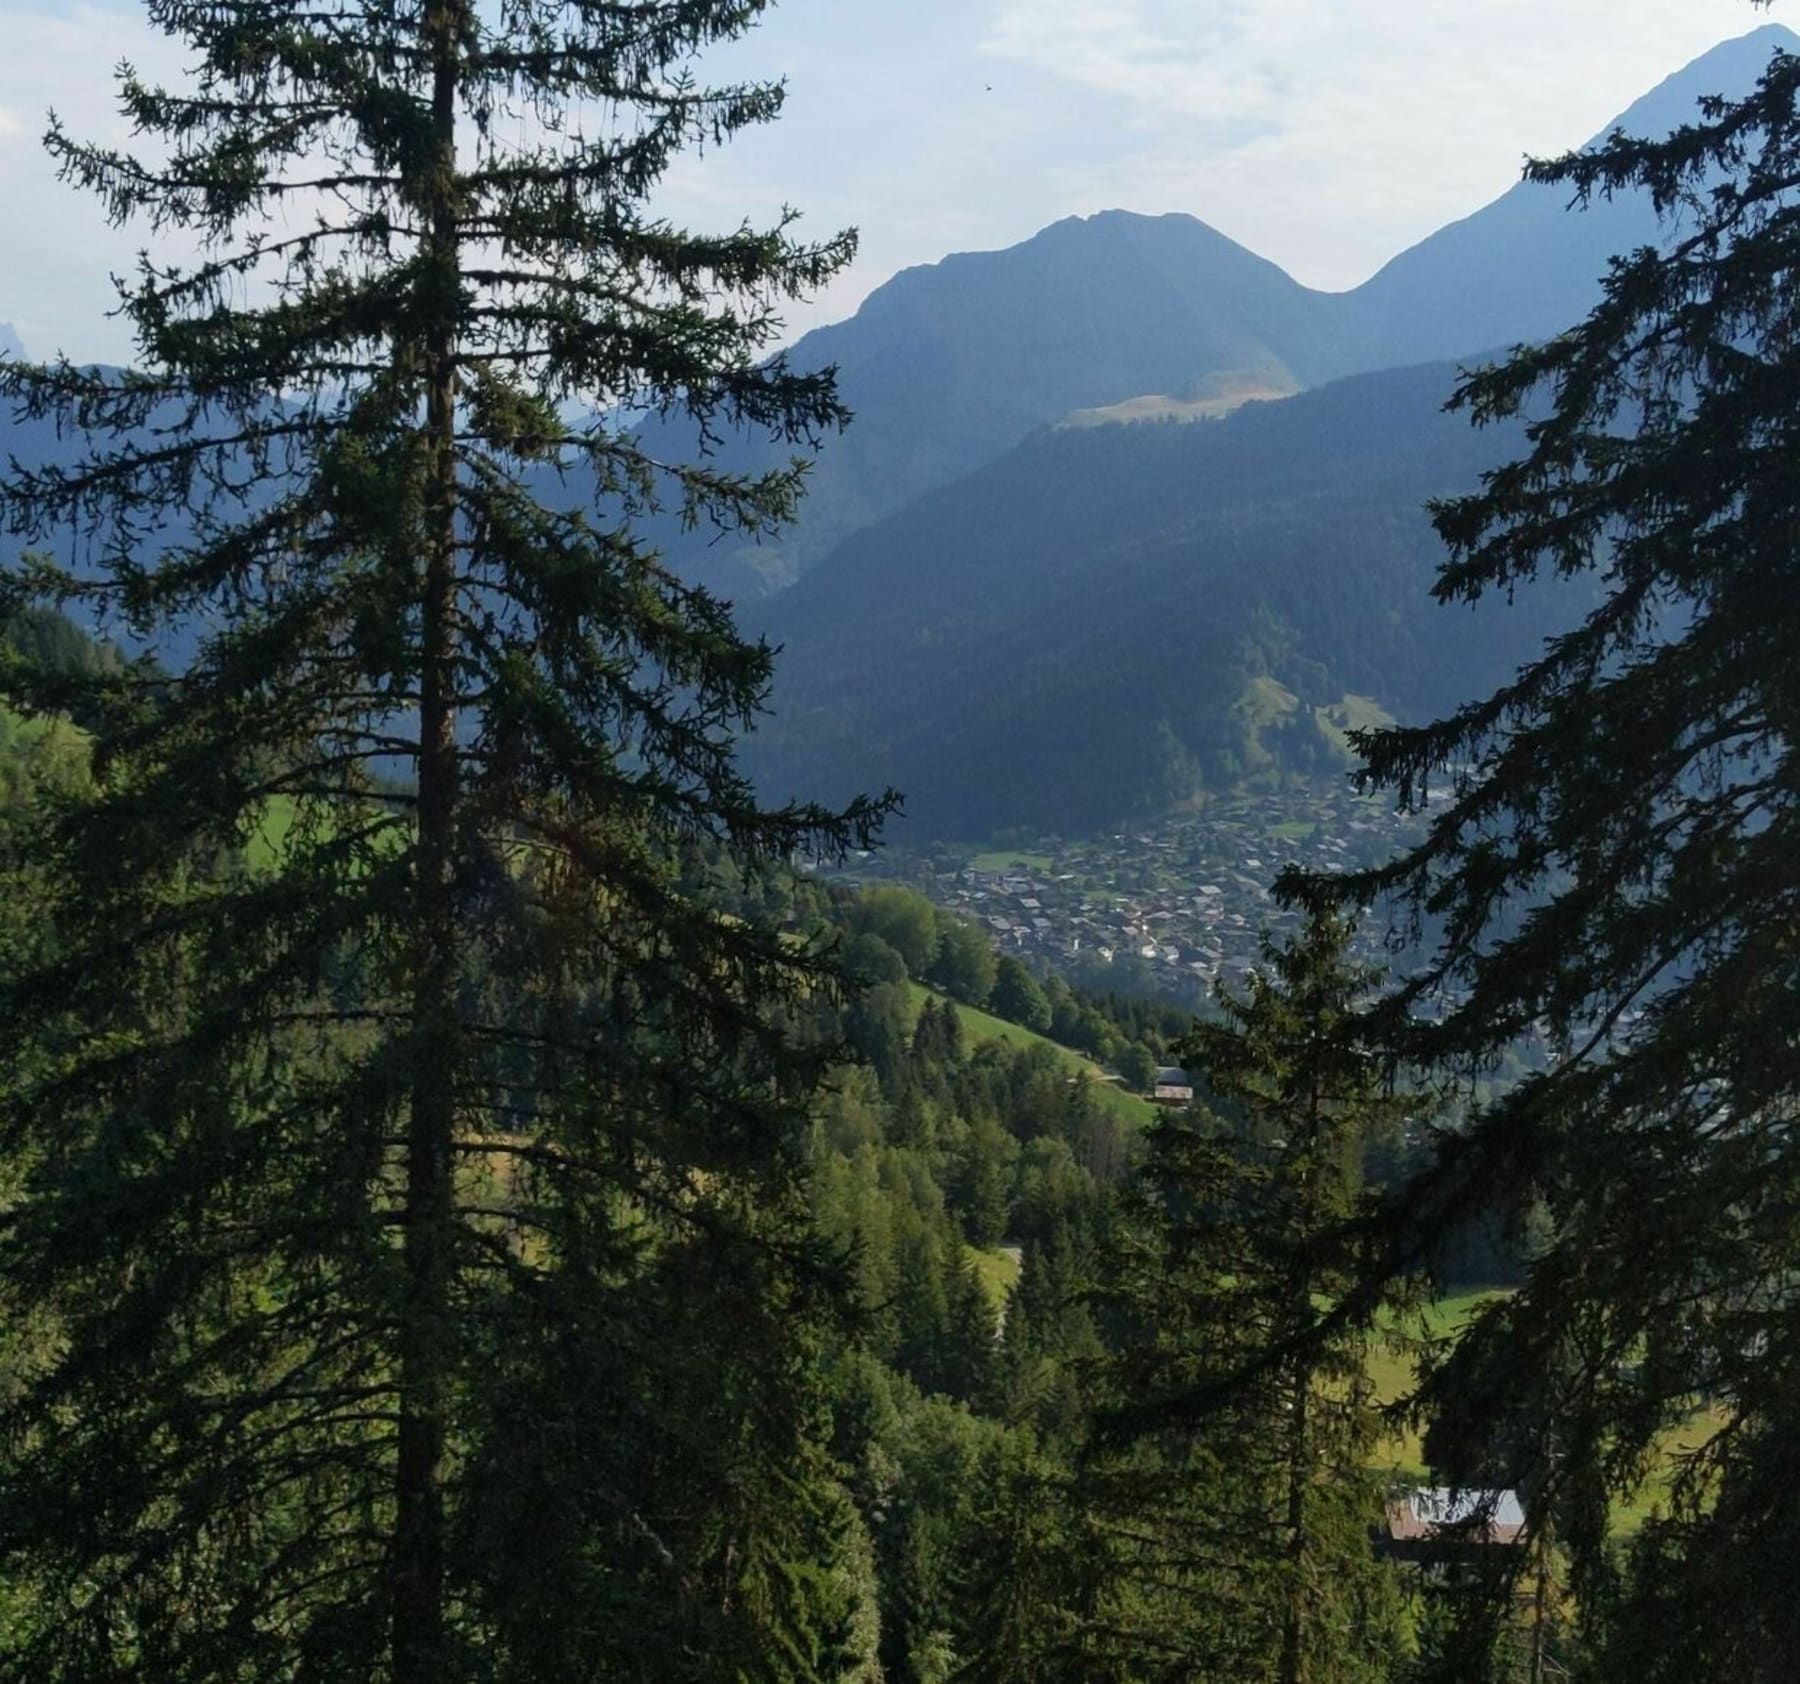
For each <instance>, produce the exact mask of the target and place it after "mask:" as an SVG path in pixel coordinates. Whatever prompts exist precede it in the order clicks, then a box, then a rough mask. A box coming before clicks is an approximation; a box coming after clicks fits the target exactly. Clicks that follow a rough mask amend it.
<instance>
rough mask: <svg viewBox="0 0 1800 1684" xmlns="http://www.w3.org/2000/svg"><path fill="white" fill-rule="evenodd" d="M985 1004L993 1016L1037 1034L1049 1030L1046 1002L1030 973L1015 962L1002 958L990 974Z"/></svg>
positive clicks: (1047, 1001) (1042, 991)
mask: <svg viewBox="0 0 1800 1684" xmlns="http://www.w3.org/2000/svg"><path fill="white" fill-rule="evenodd" d="M988 1005H989V1006H990V1007H991V1008H992V1009H993V1012H994V1015H995V1016H996V1017H1003V1018H1005V1019H1006V1020H1007V1021H1008V1022H1009V1023H1018V1024H1023V1025H1024V1027H1025V1028H1027V1029H1035V1030H1036V1031H1037V1032H1038V1033H1039V1034H1040V1035H1041V1034H1043V1033H1044V1032H1045V1031H1046V1030H1048V1029H1049V1027H1050V1002H1049V1000H1048V999H1047V998H1046V997H1045V994H1044V990H1043V989H1042V988H1041V987H1040V986H1039V984H1038V980H1037V978H1036V977H1034V976H1033V975H1032V974H1031V972H1030V971H1028V970H1026V969H1025V967H1024V966H1023V965H1021V964H1020V963H1019V961H1018V960H1017V959H1009V958H1003V959H1001V961H1000V963H999V967H998V968H997V970H996V972H995V975H994V991H993V993H992V994H990V995H989V996H988Z"/></svg>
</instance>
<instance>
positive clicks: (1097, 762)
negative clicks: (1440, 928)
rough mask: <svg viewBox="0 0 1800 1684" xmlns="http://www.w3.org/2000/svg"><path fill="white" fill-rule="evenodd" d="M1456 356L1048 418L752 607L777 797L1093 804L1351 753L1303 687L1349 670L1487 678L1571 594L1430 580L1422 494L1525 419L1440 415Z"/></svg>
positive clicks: (755, 754) (1467, 470) (1353, 683)
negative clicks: (766, 645)
mask: <svg viewBox="0 0 1800 1684" xmlns="http://www.w3.org/2000/svg"><path fill="white" fill-rule="evenodd" d="M1452 379H1453V370H1452V369H1451V367H1450V366H1448V365H1445V364H1437V365H1432V366H1428V367H1424V368H1414V369H1403V370H1389V371H1386V372H1383V373H1379V374H1373V375H1363V376H1359V377H1356V378H1353V379H1349V380H1344V381H1340V382H1337V383H1334V384H1331V385H1328V386H1324V387H1321V388H1319V389H1317V390H1315V391H1310V392H1306V393H1303V394H1301V395H1299V396H1297V397H1293V398H1289V399H1287V400H1285V401H1282V402H1276V403H1261V404H1252V405H1249V406H1247V407H1245V408H1243V409H1240V410H1238V411H1237V412H1236V413H1235V414H1233V415H1231V416H1230V417H1228V418H1227V419H1225V420H1222V421H1218V422H1214V423H1209V424H1202V425H1196V426H1183V425H1178V424H1164V425H1160V426H1156V425H1151V426H1140V427H1104V428H1096V429H1092V430H1058V431H1046V432H1042V433H1039V434H1038V435H1036V436H1035V437H1033V438H1032V439H1030V440H1028V441H1027V442H1026V443H1025V444H1023V445H1021V446H1020V447H1018V448H1017V449H1016V450H1014V451H1012V452H1011V453H1009V454H1008V455H1006V456H1005V457H1003V458H1002V459H1001V460H999V461H997V462H994V463H992V464H990V465H989V466H987V467H986V468H984V469H982V470H980V471H978V472H976V473H974V474H971V475H969V476H968V477H966V478H964V479H962V480H959V481H958V482H956V483H955V484H954V485H951V486H949V487H946V488H943V489H941V490H939V491H937V492H934V493H932V494H930V495H928V496H927V497H925V498H923V499H921V500H920V501H919V502H918V503H917V504H916V505H915V506H913V507H912V508H910V509H908V510H907V511H905V512H904V513H903V514H901V515H898V516H896V517H894V518H892V519H890V520H887V521H884V522H882V523H880V524H878V525H876V526H874V527H872V528H870V529H869V530H868V531H865V532H863V533H861V534H859V535H858V536H857V537H856V538H855V539H853V540H851V541H850V542H849V543H847V544H845V545H844V546H843V547H842V548H840V549H839V550H838V551H837V552H836V553H835V554H834V555H833V556H832V557H831V558H830V559H829V560H828V561H826V562H825V563H823V564H821V565H820V566H819V567H818V568H817V569H815V570H814V571H813V572H812V573H810V574H808V575H807V576H806V577H805V578H804V579H802V580H801V581H800V582H799V583H798V584H797V585H795V586H794V587H793V588H792V589H790V590H788V591H784V592H782V593H781V594H780V595H778V596H775V597H771V598H769V599H766V600H765V601H763V602H761V603H759V604H756V605H754V606H752V607H750V608H748V609H747V610H746V613H747V616H748V618H749V620H750V622H751V624H752V625H753V626H754V627H756V628H757V629H759V630H762V631H764V632H766V633H767V635H769V636H770V637H771V638H773V639H774V640H776V641H778V642H781V643H782V644H784V645H785V648H784V651H783V654H782V657H781V660H780V662H779V665H778V668H777V681H776V689H775V696H774V708H775V716H774V718H773V720H772V721H771V722H770V723H769V724H768V725H767V726H765V727H764V729H763V730H762V732H761V733H759V735H758V737H757V738H756V739H755V740H754V741H753V742H752V744H751V745H750V760H751V765H752V767H753V769H754V770H755V771H756V772H757V773H758V774H759V775H760V777H761V779H762V781H763V783H764V785H765V787H766V788H767V789H768V790H769V792H770V793H771V794H774V795H785V794H788V793H790V792H798V791H804V792H806V793H808V794H822V795H825V796H827V797H836V796H841V795H843V794H845V793H847V792H849V791H850V790H852V789H858V788H860V789H871V788H875V789H879V788H881V787H883V786H884V785H887V784H894V785H896V786H898V787H899V788H901V789H902V790H903V791H905V792H906V795H907V798H908V808H909V814H910V818H911V822H910V823H909V824H908V826H907V833H908V834H909V835H914V836H917V835H921V834H924V835H958V836H980V835H984V834H986V833H988V832H990V831H991V830H993V829H994V828H996V827H998V826H1002V825H1032V826H1035V827H1038V828H1040V829H1056V830H1062V831H1080V830H1084V829H1091V828H1093V827H1096V826H1099V825H1103V824H1106V823H1109V822H1112V821H1114V820H1118V819H1121V818H1125V817H1128V816H1129V815H1131V814H1132V813H1134V812H1138V811H1143V810H1146V809H1151V808H1154V807H1157V806H1160V805H1163V804H1166V803H1167V802H1169V801H1170V800H1173V799H1179V798H1180V797H1181V796H1183V795H1185V794H1187V793H1189V792H1190V791H1191V790H1192V789H1194V788H1195V787H1203V786H1206V785H1209V784H1210V785H1214V786H1217V785H1219V784H1223V783H1228V782H1231V781H1232V780H1234V779H1236V778H1237V777H1239V776H1240V775H1242V774H1243V773H1245V772H1249V771H1255V770H1257V769H1258V768H1259V767H1262V766H1265V765H1268V764H1270V763H1271V762H1280V763H1282V764H1285V765H1288V766H1292V767H1295V768H1297V769H1307V768H1319V769H1323V768H1325V767H1328V766H1331V765H1333V764H1336V761H1335V759H1334V755H1333V753H1332V751H1331V748H1330V738H1331V735H1332V720H1331V719H1330V717H1329V716H1327V717H1324V718H1321V717H1320V716H1319V715H1318V714H1317V713H1315V711H1314V710H1315V709H1320V708H1325V709H1329V708H1330V707H1331V706H1332V705H1333V704H1336V703H1338V702H1340V701H1341V699H1342V698H1343V697H1345V696H1346V695H1347V694H1348V695H1353V696H1359V697H1371V698H1373V699H1375V700H1376V701H1378V702H1379V703H1381V704H1382V705H1383V706H1385V707H1387V708H1390V709H1393V710H1395V711H1398V712H1402V713H1411V714H1419V713H1424V712H1428V711H1435V710H1437V709H1441V708H1444V707H1446V706H1449V705H1452V704H1454V703H1455V702H1457V701H1459V700H1462V699H1465V698H1467V697H1469V696H1472V695H1475V694H1479V693H1481V692H1482V691H1484V690H1485V689H1487V688H1488V687H1490V686H1491V685H1492V684H1493V683H1494V682H1496V681H1497V680H1499V679H1501V678H1502V677H1504V676H1505V675H1507V674H1508V673H1510V672H1511V671H1512V669H1513V668H1514V667H1515V666H1516V665H1517V663H1518V661H1519V660H1520V659H1521V658H1522V657H1523V656H1525V655H1527V654H1529V653H1530V652H1531V650H1532V649H1533V648H1534V646H1535V645H1536V643H1537V642H1538V640H1539V639H1540V638H1541V637H1542V636H1543V635H1544V633H1545V631H1546V630H1547V629H1548V628H1549V627H1550V625H1551V624H1552V623H1553V621H1557V620H1560V618H1561V617H1563V616H1565V615H1566V614H1567V612H1568V608H1567V604H1566V601H1562V599H1557V601H1556V602H1551V601H1537V602H1531V603H1527V604H1525V605H1524V606H1522V607H1520V608H1517V609H1514V610H1511V611H1509V610H1507V609H1505V608H1502V607H1497V606H1496V607H1493V608H1487V609H1483V610H1481V611H1479V612H1475V611H1468V610H1448V609H1439V608H1437V607H1435V606H1434V605H1433V604H1432V603H1431V602H1430V600H1429V599H1428V595H1427V592H1428V589H1429V586H1430V583H1431V580H1432V578H1433V576H1434V573H1435V570H1436V568H1437V565H1438V562H1439V560H1440V551H1439V547H1438V544H1437V542H1436V539H1435V536H1434V534H1433V533H1432V532H1431V529H1430V526H1429V523H1428V521H1427V519H1426V517H1425V514H1424V512H1423V509H1422V505H1423V503H1424V501H1425V500H1426V499H1427V498H1428V497H1431V496H1434V495H1438V494H1442V493H1449V492H1454V491H1457V490H1462V489H1468V488H1472V487H1473V485H1474V484H1475V482H1476V479H1477V477H1478V475H1479V473H1480V471H1481V469H1482V468H1483V467H1484V466H1486V465H1488V464H1491V463H1493V462H1495V461H1498V460H1500V459H1502V458H1503V457H1504V456H1506V455H1508V454H1510V453H1512V452H1514V451H1515V450H1516V449H1517V448H1518V443H1519V441H1518V438H1517V436H1516V435H1515V434H1513V433H1512V432H1511V431H1510V430H1509V429H1505V428H1495V429H1491V430H1488V431H1486V432H1480V433H1477V432H1475V431H1473V430H1472V429H1471V428H1470V427H1469V426H1468V424H1467V422H1466V421H1465V420H1463V419H1462V418H1460V417H1454V416H1446V415H1444V414H1443V413H1442V411H1441V405H1442V401H1443V398H1444V395H1445V393H1446V392H1447V391H1448V390H1449V387H1450V385H1451V382H1452ZM1558 602H1560V603H1561V607H1560V612H1559V610H1558V606H1557V603H1558Z"/></svg>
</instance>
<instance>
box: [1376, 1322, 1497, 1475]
mask: <svg viewBox="0 0 1800 1684" xmlns="http://www.w3.org/2000/svg"><path fill="white" fill-rule="evenodd" d="M1503 1296H1504V1294H1503V1293H1502V1292H1501V1291H1499V1290H1497V1289H1494V1288H1489V1287H1479V1288H1476V1289H1474V1290H1472V1291H1468V1292H1452V1293H1448V1294H1446V1295H1445V1296H1444V1297H1442V1298H1438V1299H1435V1300H1433V1301H1432V1302H1431V1303H1430V1304H1427V1305H1426V1306H1425V1307H1424V1309H1423V1310H1422V1311H1421V1312H1420V1313H1419V1314H1418V1315H1417V1316H1407V1317H1405V1318H1402V1319H1400V1320H1398V1321H1396V1322H1394V1323H1393V1324H1392V1326H1391V1332H1392V1335H1393V1338H1394V1341H1395V1342H1394V1344H1392V1345H1389V1344H1386V1343H1378V1344H1376V1345H1374V1346H1373V1347H1372V1348H1371V1349H1370V1351H1369V1354H1368V1359H1367V1361H1366V1363H1365V1365H1364V1366H1365V1367H1366V1368H1367V1370H1368V1375H1369V1378H1370V1380H1371V1381H1373V1382H1374V1386H1375V1397H1376V1401H1377V1402H1379V1403H1383V1404H1390V1403H1398V1402H1399V1401H1400V1400H1401V1399H1402V1398H1404V1397H1406V1396H1408V1395H1409V1394H1410V1393H1411V1391H1412V1390H1413V1388H1414V1386H1416V1385H1417V1384H1418V1358H1417V1346H1418V1344H1420V1343H1432V1342H1435V1341H1437V1340H1441V1339H1448V1338H1452V1337H1454V1336H1455V1335H1456V1334H1458V1333H1460V1332H1461V1331H1462V1330H1463V1328H1464V1327H1466V1326H1467V1325H1468V1323H1469V1320H1470V1318H1471V1317H1473V1316H1474V1315H1475V1313H1476V1312H1477V1311H1478V1310H1479V1309H1480V1308H1481V1306H1482V1305H1483V1304H1487V1303H1490V1302H1491V1301H1492V1300H1493V1299H1495V1298H1498V1297H1503ZM1375 1459H1376V1462H1377V1464H1378V1465H1379V1466H1380V1467H1382V1468H1384V1469H1386V1470H1388V1471H1390V1472H1392V1473H1393V1474H1394V1475H1395V1477H1396V1478H1398V1479H1402V1480H1412V1481H1419V1480H1423V1479H1424V1478H1425V1477H1426V1468H1425V1450H1424V1442H1423V1434H1422V1433H1421V1432H1420V1430H1419V1429H1418V1427H1416V1426H1414V1425H1413V1424H1412V1423H1410V1422H1409V1423H1407V1424H1406V1425H1404V1426H1402V1427H1397V1428H1396V1429H1395V1430H1394V1432H1393V1433H1392V1434H1391V1435H1390V1436H1389V1437H1388V1438H1387V1439H1385V1440H1384V1441H1383V1443H1382V1445H1381V1447H1380V1449H1379V1450H1378V1451H1377V1453H1376V1458H1375Z"/></svg>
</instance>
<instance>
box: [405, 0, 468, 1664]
mask: <svg viewBox="0 0 1800 1684" xmlns="http://www.w3.org/2000/svg"><path fill="white" fill-rule="evenodd" d="M465 6H466V0H437V3H436V4H434V5H432V6H431V7H430V9H429V10H428V11H427V12H426V14H425V22H424V26H423V27H424V34H425V38H426V42H427V45H428V47H429V48H430V50H431V52H432V54H433V57H434V60H435V70H434V74H433V82H432V127H433V134H434V140H435V147H434V156H433V162H432V165H431V174H430V177H429V180H428V182H427V199H426V208H427V212H428V215H429V230H428V233H427V245H426V263H425V266H424V272H423V274H422V276H421V278H420V282H419V285H420V287H421V289H422V291H423V293H424V297H423V298H422V304H423V309H422V312H421V313H422V316H423V319H424V321H425V324H426V325H425V328H424V332H423V334H422V336H421V347H420V349H421V352H422V356H423V370H422V372H423V374H424V378H425V382H426V440H425V467H424V471H425V475H426V483H425V488H424V511H425V522H424V531H423V533H422V535H421V536H422V544H421V548H422V552H423V553H422V563H423V567H422V578H421V595H420V637H421V650H420V686H419V762H418V780H419V795H418V854H417V869H418V879H417V883H416V902H415V917H416V920H417V925H416V937H417V948H416V954H417V957H416V959H415V961H414V969H413V1001H412V1008H413V1048H412V1057H413V1067H412V1071H411V1075H410V1085H411V1093H410V1107H409V1115H408V1121H407V1131H406V1205H405V1210H404V1213H403V1234H404V1239H403V1258H404V1266H405V1276H406V1287H405V1294H406V1296H405V1301H404V1304H403V1307H402V1311H401V1321H400V1329H399V1356H400V1397H399V1406H400V1407H399V1413H400V1427H399V1446H398V1456H397V1462H396V1469H395V1516H394V1541H393V1556H392V1566H391V1601H392V1611H391V1617H392V1631H391V1638H392V1645H393V1679H394V1684H446V1679H447V1678H448V1674H449V1665H448V1663H449V1653H448V1645H447V1642H446V1632H445V1618H444V1494H443V1477H444V1447H445V1441H446V1436H447V1435H446V1414H447V1409H448V1404H449V1390H450V1382H451V1378H452V1375H453V1372H454V1368H455V1361H456V1358H455V1348H454V1347H455V1330H454V1327H453V1326H452V1321H451V1310H450V1285H451V1270H452V1255H451V1254H452V1248H453V1242H454V1233H453V1229H454V1225H455V1205H454V1195H453V1188H452V1177H451V1167H450V1166H451V1150H452V1143H453V1137H454V1128H455V1117H456V1092H457V1085H458V1084H457V1073H458V1057H459V1050H460V1049H459V1042H460V1036H459V1034H458V1023H457V998H456V993H457V977H458V972H459V968H460V944H459V939H458V935H459V932H458V918H457V908H456V822H457V752H456V674H455V663H456V607H457V589H456V586H457V580H456V565H457V556H456V506H457V486H456V364H455V354H456V343H457V335H456V303H457V269H458V261H459V259H458V252H457V226H456V204H455V181H456V93H457V71H458V50H459V44H460V39H461V35H462V28H463V23H464V16H463V13H464V10H465Z"/></svg>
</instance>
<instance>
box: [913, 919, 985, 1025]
mask: <svg viewBox="0 0 1800 1684" xmlns="http://www.w3.org/2000/svg"><path fill="white" fill-rule="evenodd" d="M996 974H997V973H996V967H995V961H994V949H993V947H992V945H991V944H990V943H989V941H988V938H987V933H986V932H985V931H983V930H980V929H977V928H976V927H975V926H974V925H973V924H966V923H964V922H963V920H962V919H960V918H955V917H951V916H949V915H947V914H940V915H939V917H938V950H937V957H936V958H935V959H933V960H932V962H931V968H930V969H929V970H928V971H926V973H925V976H926V980H927V981H929V982H931V983H933V984H935V985H936V986H937V987H939V988H941V989H943V990H944V992H945V993H946V994H949V995H951V996H952V997H953V998H955V999H958V1000H961V1001H962V1002H963V1004H964V1005H967V1006H985V1005H986V1004H987V1001H988V996H989V995H990V994H992V993H993V991H994V978H995V975H996Z"/></svg>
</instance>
